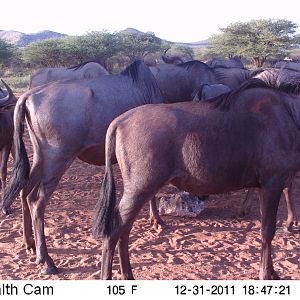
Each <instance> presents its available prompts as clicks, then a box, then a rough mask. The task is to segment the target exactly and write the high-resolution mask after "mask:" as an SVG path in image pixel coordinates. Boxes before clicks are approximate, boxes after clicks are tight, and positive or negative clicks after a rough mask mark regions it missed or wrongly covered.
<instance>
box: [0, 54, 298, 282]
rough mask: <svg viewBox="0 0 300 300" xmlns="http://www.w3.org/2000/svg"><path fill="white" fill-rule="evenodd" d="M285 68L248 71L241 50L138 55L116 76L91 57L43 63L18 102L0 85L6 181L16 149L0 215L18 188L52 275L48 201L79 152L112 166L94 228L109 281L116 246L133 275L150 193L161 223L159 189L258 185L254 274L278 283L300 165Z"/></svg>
mask: <svg viewBox="0 0 300 300" xmlns="http://www.w3.org/2000/svg"><path fill="white" fill-rule="evenodd" d="M284 66H285V65H284ZM284 66H280V68H279V69H278V68H274V69H272V68H271V69H266V70H263V69H260V70H256V71H250V70H248V69H245V68H244V66H243V65H242V62H241V61H240V59H239V58H237V57H236V58H234V59H232V60H225V61H222V60H217V59H214V60H212V61H210V62H208V63H203V62H200V61H188V62H184V63H180V64H161V65H158V66H154V67H148V66H146V65H145V64H144V63H143V62H142V61H136V62H134V63H132V64H131V65H130V66H128V67H127V68H126V69H125V70H124V71H123V72H122V73H120V74H118V75H112V74H109V73H108V72H107V71H106V70H105V69H104V68H103V67H102V66H99V65H98V64H97V63H95V62H89V63H83V64H81V65H79V66H76V67H73V68H59V69H43V70H40V71H38V72H37V73H35V74H33V75H32V77H31V83H30V89H29V90H28V91H27V92H25V93H24V94H23V95H22V96H20V98H19V99H18V101H17V99H16V98H15V97H14V95H13V93H12V91H11V89H10V88H9V87H8V86H7V85H6V84H5V83H4V84H5V87H6V90H7V91H3V90H1V94H0V97H1V99H0V111H1V114H0V117H1V119H0V121H1V132H0V133H1V135H0V137H1V143H0V145H1V149H2V162H1V182H2V187H4V185H5V179H6V163H7V159H8V154H9V151H10V150H11V149H12V154H13V157H14V161H15V164H14V169H13V173H12V175H11V178H10V180H9V183H8V185H7V187H6V188H5V189H3V190H4V191H3V199H2V202H1V208H2V211H3V212H4V213H9V212H10V209H11V208H10V207H11V205H12V203H13V201H14V199H15V198H16V197H17V196H18V195H19V194H20V197H21V202H22V214H23V238H24V244H25V247H26V248H27V249H28V250H30V249H31V250H32V251H33V252H34V253H36V262H37V264H41V265H43V266H44V272H45V273H46V274H55V273H57V271H58V270H57V268H56V266H55V263H54V261H53V260H52V258H51V257H50V256H49V254H48V250H47V246H46V239H45V234H44V213H45V208H46V205H47V202H48V200H49V198H50V196H51V194H52V193H53V192H54V190H55V189H56V187H57V185H58V183H59V181H60V178H61V177H62V175H63V174H64V172H65V171H66V170H67V169H68V167H69V166H70V165H71V164H72V162H73V161H74V159H75V158H77V157H78V158H79V159H81V160H82V161H85V162H87V163H89V164H93V165H99V166H100V165H105V168H106V171H105V176H104V179H103V183H102V187H101V193H100V199H99V201H98V203H97V205H96V213H95V220H94V226H93V233H94V235H95V236H96V237H100V238H101V239H102V266H101V278H102V279H111V277H112V261H113V256H114V251H115V248H116V246H117V247H118V250H119V259H120V267H121V273H122V276H123V278H124V279H133V273H132V270H131V265H130V258H129V252H128V238H129V234H130V230H131V228H132V225H133V223H134V221H135V219H136V217H137V215H138V213H139V211H140V210H141V208H142V207H143V206H144V204H145V203H146V202H148V201H151V210H152V213H153V215H154V217H155V219H156V221H157V222H158V223H160V224H161V225H163V224H164V223H163V221H162V220H161V219H160V217H159V215H158V213H157V209H156V202H155V194H156V193H157V192H158V190H159V189H160V188H162V187H163V186H164V185H166V184H168V183H171V184H173V185H174V186H176V187H178V188H179V189H181V190H185V191H187V192H190V193H192V194H195V195H210V194H217V193H224V192H229V191H232V190H238V189H242V188H247V189H251V188H259V190H260V210H261V228H262V229H261V236H262V251H261V265H260V272H259V278H260V279H278V278H279V277H278V275H277V273H276V272H275V270H274V268H273V263H272V255H271V242H272V240H273V237H274V234H275V230H276V214H277V208H278V203H279V199H280V196H281V193H282V191H284V192H285V195H286V200H287V207H288V220H287V223H286V227H287V228H288V229H290V228H291V227H292V226H293V224H296V222H297V220H296V214H295V205H294V199H293V198H291V197H289V189H291V184H292V181H293V178H294V177H295V174H296V172H297V171H298V169H299V166H300V135H299V128H300V117H299V116H300V102H299V96H297V95H299V93H300V77H299V75H298V71H295V70H292V71H290V70H289V69H288V68H284ZM13 110H14V112H12V111H13ZM66 112H67V113H66ZM12 121H13V122H12ZM25 121H26V123H27V127H28V131H29V135H30V139H31V143H32V147H33V162H32V165H31V166H30V163H29V159H28V155H27V152H26V147H25V144H24V141H23V132H24V123H25ZM12 123H13V126H12ZM4 127H5V130H2V129H3V128H4ZM13 132H14V133H13ZM4 133H5V134H4ZM12 133H13V134H14V138H13V147H12ZM116 162H117V163H118V165H119V167H120V170H121V174H122V178H123V184H124V191H123V196H122V198H121V200H120V201H119V202H117V199H116V190H115V184H114V176H113V174H112V164H114V163H116Z"/></svg>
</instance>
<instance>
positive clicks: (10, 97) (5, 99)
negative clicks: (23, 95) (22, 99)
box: [0, 79, 15, 105]
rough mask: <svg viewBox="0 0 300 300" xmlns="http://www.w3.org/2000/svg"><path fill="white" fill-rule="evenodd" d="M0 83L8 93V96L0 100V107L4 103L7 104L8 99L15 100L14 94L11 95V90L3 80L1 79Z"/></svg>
mask: <svg viewBox="0 0 300 300" xmlns="http://www.w3.org/2000/svg"><path fill="white" fill-rule="evenodd" d="M1 81H2V83H3V85H4V86H5V88H6V90H7V92H8V94H7V95H6V96H5V97H4V98H1V99H0V105H1V104H4V103H5V102H7V101H8V100H9V99H15V96H14V93H13V91H12V90H11V88H10V87H9V86H8V84H6V82H5V81H4V80H3V79H1Z"/></svg>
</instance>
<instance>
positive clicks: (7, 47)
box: [0, 39, 14, 64]
mask: <svg viewBox="0 0 300 300" xmlns="http://www.w3.org/2000/svg"><path fill="white" fill-rule="evenodd" d="M13 54H14V47H13V45H11V44H9V43H7V42H6V41H5V40H2V39H0V64H3V63H4V62H5V61H6V60H8V59H9V58H11V57H12V56H13Z"/></svg>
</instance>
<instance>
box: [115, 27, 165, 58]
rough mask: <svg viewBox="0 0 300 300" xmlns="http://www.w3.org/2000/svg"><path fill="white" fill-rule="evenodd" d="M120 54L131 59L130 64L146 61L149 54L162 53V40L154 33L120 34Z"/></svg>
mask: <svg viewBox="0 0 300 300" xmlns="http://www.w3.org/2000/svg"><path fill="white" fill-rule="evenodd" d="M118 38H119V45H120V53H121V54H122V55H124V56H126V57H128V58H129V60H130V62H132V61H134V60H136V59H144V58H145V57H146V56H147V55H148V54H150V53H155V52H158V51H160V52H162V51H163V45H162V40H161V39H160V38H158V37H156V36H155V34H154V33H152V32H146V33H128V32H119V33H118Z"/></svg>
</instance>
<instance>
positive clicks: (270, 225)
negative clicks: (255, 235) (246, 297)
mask: <svg viewBox="0 0 300 300" xmlns="http://www.w3.org/2000/svg"><path fill="white" fill-rule="evenodd" d="M261 192H262V197H260V210H261V238H262V249H261V263H260V270H259V279H267V280H270V279H279V276H278V275H277V273H276V272H275V271H274V268H273V262H272V254H271V247H272V246H271V242H272V240H273V238H274V235H275V231H276V217H277V209H278V204H279V200H280V196H281V193H282V189H280V188H277V189H274V188H272V189H270V188H262V191H261Z"/></svg>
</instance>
